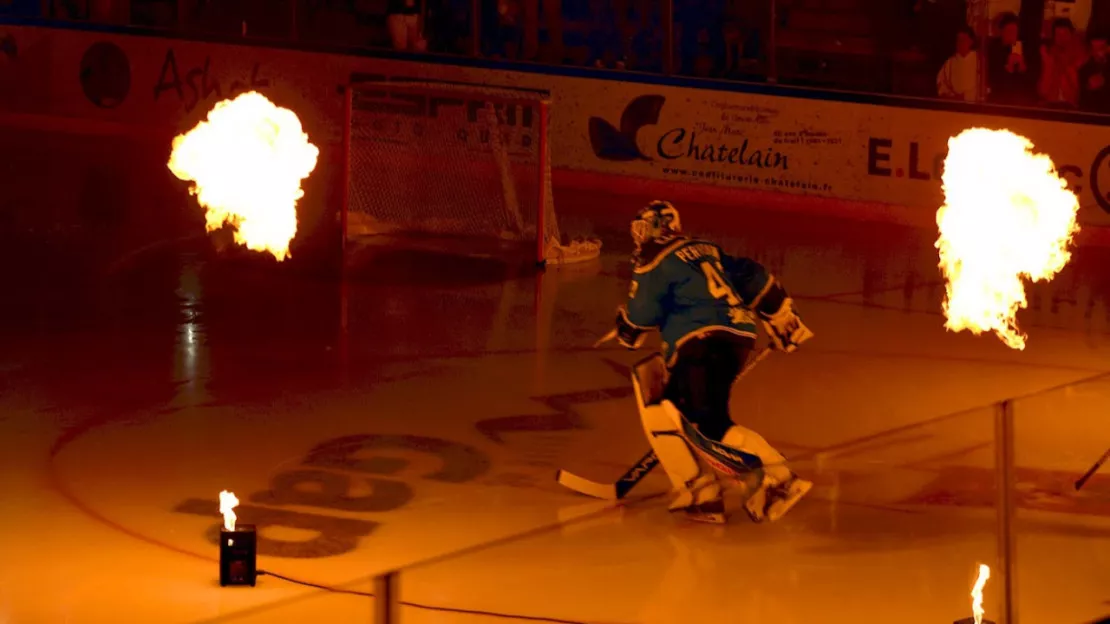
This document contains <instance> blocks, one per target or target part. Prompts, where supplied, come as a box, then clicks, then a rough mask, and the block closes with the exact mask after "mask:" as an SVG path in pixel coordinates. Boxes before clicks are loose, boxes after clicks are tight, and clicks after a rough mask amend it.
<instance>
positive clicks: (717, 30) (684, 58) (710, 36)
mask: <svg viewBox="0 0 1110 624" xmlns="http://www.w3.org/2000/svg"><path fill="white" fill-rule="evenodd" d="M674 4H675V6H674V15H675V29H674V32H675V48H676V49H677V51H678V53H679V55H680V56H679V59H680V61H681V71H682V73H684V74H687V75H691V74H692V75H695V76H700V77H708V76H716V75H720V73H721V71H722V70H723V69H724V61H725V58H726V54H725V39H724V31H723V29H722V27H721V21H722V19H723V18H724V13H725V5H724V2H723V0H676V1H675V3H674Z"/></svg>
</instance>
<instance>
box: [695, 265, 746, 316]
mask: <svg viewBox="0 0 1110 624" xmlns="http://www.w3.org/2000/svg"><path fill="white" fill-rule="evenodd" d="M701 271H702V273H705V284H706V286H708V287H709V296H711V297H713V298H714V299H724V300H725V301H727V302H728V304H729V305H730V306H738V305H740V304H741V301H740V297H737V296H736V291H734V290H733V289H732V286H729V283H728V282H727V281H726V280H725V278H724V277H722V276H721V264H720V263H719V262H714V261H707V262H702V263H701Z"/></svg>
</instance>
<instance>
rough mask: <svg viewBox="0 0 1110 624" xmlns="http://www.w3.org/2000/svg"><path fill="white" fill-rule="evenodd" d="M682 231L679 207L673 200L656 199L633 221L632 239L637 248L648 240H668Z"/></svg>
mask: <svg viewBox="0 0 1110 624" xmlns="http://www.w3.org/2000/svg"><path fill="white" fill-rule="evenodd" d="M681 232H682V223H681V222H680V221H679V219H678V209H677V208H675V207H674V206H673V205H672V204H671V202H668V201H662V200H658V199H657V200H655V201H653V202H651V203H650V204H648V205H647V206H645V207H644V208H642V209H641V210H640V212H639V213H637V214H636V219H635V220H634V221H633V222H632V241H633V242H635V243H636V249H637V250H639V248H640V246H641V245H643V244H644V243H646V242H648V241H653V240H666V239H668V238H672V237H674V236H678V235H679V234H680V233H681Z"/></svg>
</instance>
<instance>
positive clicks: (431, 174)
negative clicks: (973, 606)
mask: <svg viewBox="0 0 1110 624" xmlns="http://www.w3.org/2000/svg"><path fill="white" fill-rule="evenodd" d="M346 93H347V106H346V121H347V123H346V132H345V136H344V148H345V149H344V152H345V154H346V156H347V169H346V176H347V178H346V184H347V192H346V200H345V202H344V206H343V211H342V215H341V219H342V222H343V234H344V245H345V246H346V247H347V248H351V247H357V246H358V245H359V244H360V243H368V242H370V241H372V240H373V239H374V238H377V239H379V240H380V239H381V238H383V237H384V238H386V239H389V240H394V241H399V242H401V243H402V244H404V243H405V242H409V243H411V242H413V241H414V240H418V241H420V242H421V243H422V244H430V245H431V246H436V245H437V244H446V242H447V241H450V245H451V246H454V247H455V248H458V249H465V250H470V251H471V252H472V253H476V254H482V255H489V254H491V253H506V254H509V253H518V254H527V255H528V256H529V257H531V258H533V259H534V260H536V261H537V262H538V263H540V264H559V263H569V262H577V261H583V260H588V259H591V258H596V257H597V256H598V255H599V254H600V247H601V244H600V241H598V240H597V239H591V238H585V237H580V238H577V239H571V238H569V237H564V235H563V233H562V232H560V229H559V221H558V218H557V214H556V212H555V206H554V201H553V198H552V191H551V166H550V145H549V142H548V123H547V121H548V113H549V110H550V98H549V95H548V93H546V92H542V91H531V90H523V89H510V88H502V87H490V86H485V85H472V84H461V83H448V82H416V81H397V80H396V79H394V80H392V81H389V82H355V81H352V84H351V85H350V88H348V89H347V90H346Z"/></svg>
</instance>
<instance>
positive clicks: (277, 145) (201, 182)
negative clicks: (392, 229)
mask: <svg viewBox="0 0 1110 624" xmlns="http://www.w3.org/2000/svg"><path fill="white" fill-rule="evenodd" d="M319 154H320V150H318V149H317V148H316V146H315V145H313V144H312V143H309V142H308V135H307V134H305V133H304V131H303V130H302V129H301V121H300V119H298V118H297V115H296V113H294V112H293V111H291V110H288V109H285V108H280V107H278V106H275V105H274V104H273V103H272V102H270V100H268V99H266V97H265V96H263V95H262V94H260V93H256V92H253V91H252V92H250V93H244V94H242V95H240V96H238V97H236V98H235V99H233V100H224V101H222V102H218V103H217V104H216V105H215V106H214V107H213V108H212V110H211V111H209V113H208V119H207V120H206V121H202V122H200V123H199V124H197V125H196V127H195V128H193V129H192V130H190V131H189V132H187V133H185V134H183V135H180V136H178V137H176V138H175V139H174V140H173V153H172V154H171V155H170V162H169V168H170V171H172V172H173V174H174V175H175V176H177V177H178V178H179V179H182V180H187V181H190V182H193V186H192V188H190V189H189V192H190V193H192V194H193V195H196V196H197V202H198V203H200V205H201V206H203V207H204V208H205V209H206V213H205V217H206V220H207V230H208V231H209V232H212V231H215V230H218V229H220V228H222V227H223V226H224V225H225V224H228V225H231V226H232V227H233V228H235V242H236V243H239V244H240V245H244V246H245V247H247V248H248V249H252V250H254V251H268V252H270V253H271V254H273V256H274V257H275V258H277V259H278V260H284V259H285V258H287V257H288V256H289V243H290V241H292V240H293V237H294V236H295V235H296V233H297V200H298V199H300V198H301V197H303V196H304V191H302V190H301V180H303V179H305V178H307V177H308V176H309V174H311V173H312V170H313V169H315V168H316V158H317V156H319Z"/></svg>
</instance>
